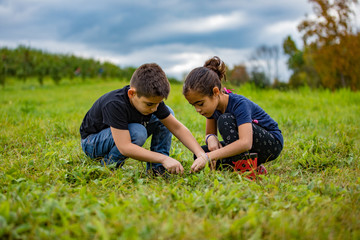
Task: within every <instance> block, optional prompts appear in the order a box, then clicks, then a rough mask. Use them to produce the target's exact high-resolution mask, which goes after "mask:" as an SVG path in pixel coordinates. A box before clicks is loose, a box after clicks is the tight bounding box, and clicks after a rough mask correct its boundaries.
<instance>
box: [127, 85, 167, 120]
mask: <svg viewBox="0 0 360 240" xmlns="http://www.w3.org/2000/svg"><path fill="white" fill-rule="evenodd" d="M128 96H129V99H130V103H131V105H133V106H134V107H135V108H136V110H138V111H139V112H140V113H141V114H143V115H149V114H152V113H153V112H155V111H156V110H157V108H158V106H159V104H160V103H161V101H162V100H163V99H164V98H163V97H160V96H157V97H145V96H141V97H139V96H138V95H137V94H136V89H134V88H130V89H129V91H128Z"/></svg>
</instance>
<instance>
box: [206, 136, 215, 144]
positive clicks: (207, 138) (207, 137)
mask: <svg viewBox="0 0 360 240" xmlns="http://www.w3.org/2000/svg"><path fill="white" fill-rule="evenodd" d="M211 136H214V137H215V138H216V139H217V136H216V135H215V134H208V135H207V136H206V138H205V144H206V145H208V140H209V138H210V137H211Z"/></svg>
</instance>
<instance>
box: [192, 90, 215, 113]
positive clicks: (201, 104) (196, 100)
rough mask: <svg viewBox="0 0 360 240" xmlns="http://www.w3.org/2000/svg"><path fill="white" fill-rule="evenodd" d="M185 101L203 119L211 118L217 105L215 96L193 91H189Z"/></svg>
mask: <svg viewBox="0 0 360 240" xmlns="http://www.w3.org/2000/svg"><path fill="white" fill-rule="evenodd" d="M185 98H186V100H187V101H188V102H189V103H190V104H191V105H193V106H194V107H195V110H196V111H197V112H198V113H199V114H200V115H203V116H204V117H207V118H208V117H211V116H212V115H213V114H214V112H215V110H216V107H217V105H218V103H219V101H218V97H217V95H214V96H206V95H202V94H200V93H198V92H195V91H189V92H188V93H187V94H186V96H185Z"/></svg>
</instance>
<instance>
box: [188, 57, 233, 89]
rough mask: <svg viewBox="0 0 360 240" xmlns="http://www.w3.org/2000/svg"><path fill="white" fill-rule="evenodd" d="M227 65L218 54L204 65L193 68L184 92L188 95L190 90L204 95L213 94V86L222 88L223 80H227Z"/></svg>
mask: <svg viewBox="0 0 360 240" xmlns="http://www.w3.org/2000/svg"><path fill="white" fill-rule="evenodd" d="M225 72H226V66H225V63H224V62H223V61H221V59H220V58H219V57H217V56H215V57H213V58H210V59H209V60H207V61H206V62H205V64H204V66H203V67H198V68H195V69H193V70H192V71H191V72H190V73H189V74H188V75H187V77H186V79H185V82H184V86H183V94H184V95H186V94H187V93H188V92H189V91H190V90H192V91H196V92H199V93H201V94H203V95H207V96H212V95H213V88H214V87H218V88H219V90H221V81H222V80H224V81H226V76H225Z"/></svg>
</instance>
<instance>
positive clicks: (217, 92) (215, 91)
mask: <svg viewBox="0 0 360 240" xmlns="http://www.w3.org/2000/svg"><path fill="white" fill-rule="evenodd" d="M213 94H214V96H215V97H216V96H219V95H220V90H219V88H218V87H214V88H213Z"/></svg>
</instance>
